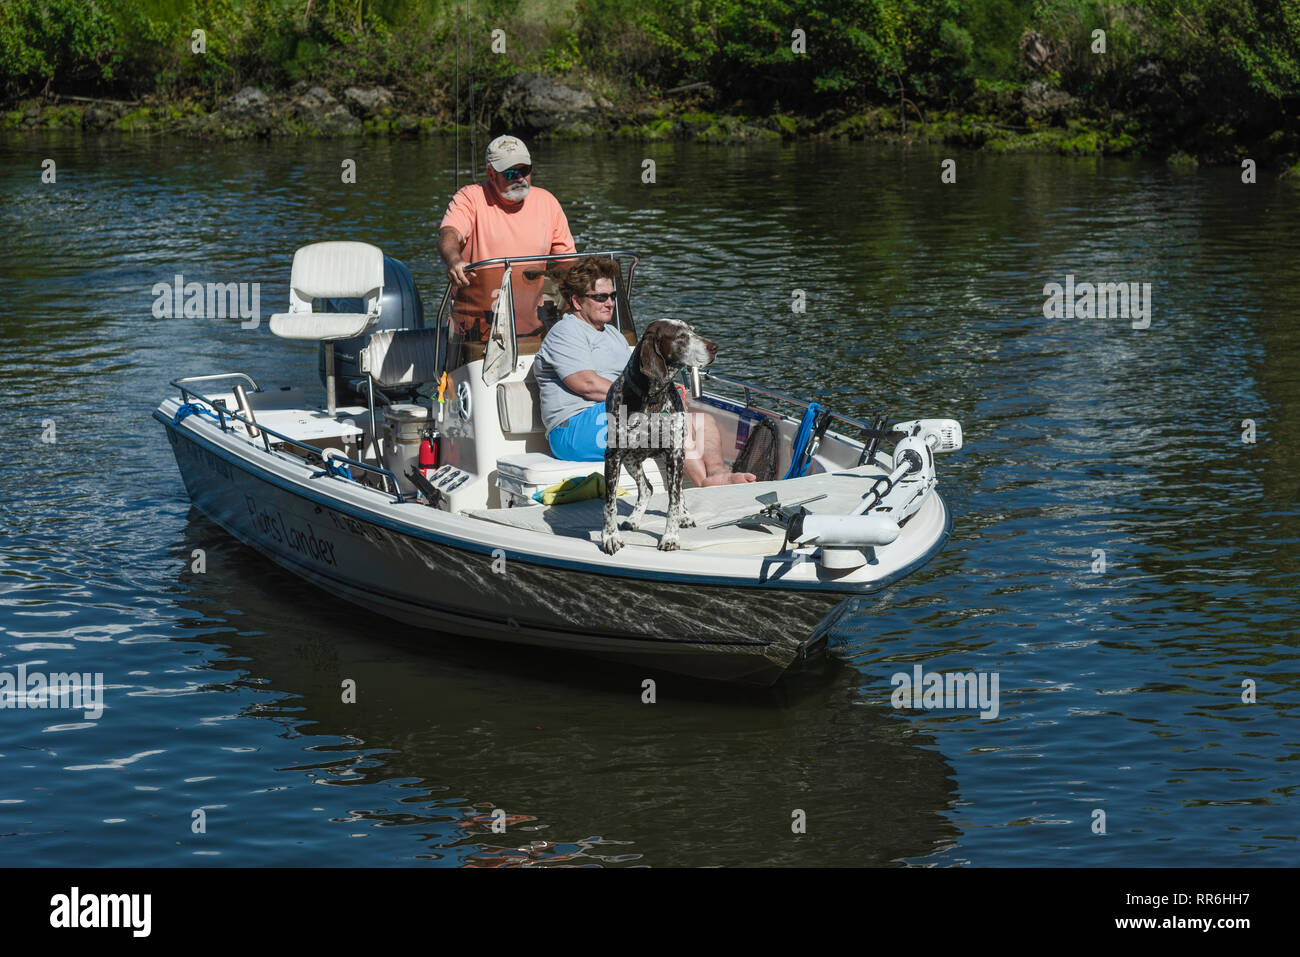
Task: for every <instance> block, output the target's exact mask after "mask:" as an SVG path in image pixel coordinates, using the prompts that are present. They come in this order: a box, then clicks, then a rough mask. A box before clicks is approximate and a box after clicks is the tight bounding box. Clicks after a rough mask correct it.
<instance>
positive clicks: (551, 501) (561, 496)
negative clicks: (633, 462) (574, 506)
mask: <svg viewBox="0 0 1300 957" xmlns="http://www.w3.org/2000/svg"><path fill="white" fill-rule="evenodd" d="M618 491H619V494H620V495H622V494H624V493H623V490H622V489H619V490H618ZM604 497H605V476H604V475H602V474H601V473H599V472H592V473H591V474H590V475H575V476H574V477H573V478H568V479H565V480H564V481H563V482H558V483H556V484H555V485H552V486H551V487H550V488H546V489H543V490H542V491H540V492H534V493H533V498H534V499H536V500H537V501H539V502H541V503H542V504H543V505H568V504H569V503H570V502H582V501H586V500H587V499H589V498H604Z"/></svg>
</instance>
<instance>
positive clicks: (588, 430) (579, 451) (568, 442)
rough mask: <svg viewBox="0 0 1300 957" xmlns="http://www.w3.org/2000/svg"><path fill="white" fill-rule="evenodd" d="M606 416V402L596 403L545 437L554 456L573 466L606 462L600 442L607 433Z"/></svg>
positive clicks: (603, 446)
mask: <svg viewBox="0 0 1300 957" xmlns="http://www.w3.org/2000/svg"><path fill="white" fill-rule="evenodd" d="M606 417H607V414H606V412H605V403H604V402H594V403H592V404H591V405H589V406H587V408H585V409H583V410H582V411H581V412H577V413H575V414H573V415H571V416H569V421H568V422H566V423H564V425H557V426H556V427H555V428H553V429H551V431H550V432H548V433H546V441H548V442H549V443H551V454H552V455H554V456H555V457H556V458H557V459H567V460H568V461H570V462H603V461H604V460H605V445H604V443H603V442H601V441H599V440H600V439H602V438H604V437H605V436H603V435H602V433H603V432H605V431H606V429H605V421H606Z"/></svg>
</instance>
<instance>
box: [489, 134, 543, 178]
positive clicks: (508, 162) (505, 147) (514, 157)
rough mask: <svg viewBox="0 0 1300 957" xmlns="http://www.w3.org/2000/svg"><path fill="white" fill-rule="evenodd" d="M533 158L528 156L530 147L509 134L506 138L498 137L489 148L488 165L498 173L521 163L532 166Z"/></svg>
mask: <svg viewBox="0 0 1300 957" xmlns="http://www.w3.org/2000/svg"><path fill="white" fill-rule="evenodd" d="M532 162H533V160H532V157H530V156H529V155H528V147H527V146H525V145H524V144H523V141H522V140H520V139H518V138H517V137H514V136H511V135H510V134H509V133H507V134H506V135H504V136H498V137H497V138H496V139H494V140H493V141H492V142H491V143H489V144H488V147H487V163H488V166H491V167H492V168H493V169H494V170H496V171H497V172H498V173H499V172H501V171H502V170H503V169H509V168H510V167H512V166H518V165H519V164H520V163H527V164H529V165H531V164H532Z"/></svg>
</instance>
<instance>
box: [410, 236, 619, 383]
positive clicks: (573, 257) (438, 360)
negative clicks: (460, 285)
mask: <svg viewBox="0 0 1300 957" xmlns="http://www.w3.org/2000/svg"><path fill="white" fill-rule="evenodd" d="M587 256H595V257H597V258H600V259H613V260H615V261H616V262H619V263H620V273H621V262H622V259H623V258H627V259H629V260H630V263H629V264H628V267H627V283H626V286H625V288H623V289H620V290H619V292H620V293H621V294H622V295H621V296H615V297H614V322H615V328H617V329H618V330H619V331H620V332H622V331H623V328H624V325H625V323H626V321H627V320H628V319H630V318H631V317H630V316H624V315H623V312H622V305H621V304H620V301H622V302H627V303H628V304H629V305H628V308H629V310H630V309H631V301H632V280H633V277H634V276H635V274H636V267H637V263H639V262H640V261H641V257H640V256H638V255H637V254H636V253H634V252H632V251H631V250H630V249H603V250H599V251H597V252H590V253H588V252H583V253H547V254H546V255H544V256H498V257H497V258H495V259H480V260H478V261H477V262H472V263H469V264H468V265H466V266H465V271H466V272H473V271H474V270H475V269H480V268H487V267H489V266H505V268H506V269H510V267H511V266H515V265H518V264H520V263H547V262H575V261H577V260H579V259H584V258H586V257H587ZM620 285H623V283H622V280H621V278H620ZM451 294H452V285H451V283H448V284H447V288H446V289H445V290H444V291H443V293H442V301H441V302H439V304H438V311H437V313H435V315H436V316H437V319H436V320H435V324H436V325H438V326H441V325H442V323H443V321H444V318H445V317H446V316H447V315H448V305H449V303H450V302H451V298H452V295H451ZM506 308H507V310H508V311H509V322H508V323H506V326H507V328H506V329H505V330H503V331H504V332H505V334H506V335H508V336H509V337H510V343H511V351H512V352H513V351H514V350H515V348H516V344H515V304H514V299H513V297H511V301H509V302H507V303H506ZM442 338H443V337H442V336H441V335H439V336H438V337H437V339H436V340H435V342H434V349H435V352H436V355H435V356H434V368H436V369H439V370H442V369H443V368H445V365H446V362H447V357H446V356H444V355H442Z"/></svg>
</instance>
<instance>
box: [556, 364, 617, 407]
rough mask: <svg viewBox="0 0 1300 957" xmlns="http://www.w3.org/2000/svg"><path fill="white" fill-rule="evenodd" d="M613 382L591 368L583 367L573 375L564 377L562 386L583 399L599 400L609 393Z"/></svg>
mask: <svg viewBox="0 0 1300 957" xmlns="http://www.w3.org/2000/svg"><path fill="white" fill-rule="evenodd" d="M613 384H614V383H613V382H611V381H610V380H609V379H606V378H605V377H604V376H603V375H598V374H597V373H596V372H595V371H593V370H591V369H583V370H582V371H581V372H575V373H574V374H573V375H566V376H565V377H564V387H565V388H566V389H568V390H569V391H570V392H572V393H574V394H575V395H580V396H582V397H583V398H584V399H591V400H594V401H599V400H602V399H604V398H605V396H606V395H608V394H609V387H610V386H611V385H613Z"/></svg>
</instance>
